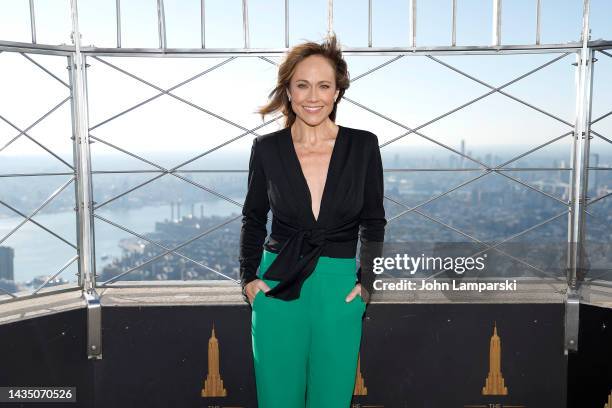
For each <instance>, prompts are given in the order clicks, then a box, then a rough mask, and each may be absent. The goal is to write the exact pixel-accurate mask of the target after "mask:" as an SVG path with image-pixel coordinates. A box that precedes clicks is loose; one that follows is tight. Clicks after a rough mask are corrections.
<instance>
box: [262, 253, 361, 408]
mask: <svg viewBox="0 0 612 408" xmlns="http://www.w3.org/2000/svg"><path fill="white" fill-rule="evenodd" d="M275 257H276V254H274V253H272V252H269V251H266V250H264V252H263V256H262V260H261V265H260V268H259V277H260V278H261V276H262V275H263V273H264V272H265V271H266V269H267V268H268V266H269V265H270V264H271V263H272V261H273V260H274V258H275ZM355 279H356V259H355V258H330V257H324V256H321V257H319V260H318V263H317V265H316V268H315V270H314V272H313V273H312V275H310V276H309V277H308V279H306V281H305V282H304V284H303V285H302V289H301V292H300V297H299V298H298V299H295V300H290V301H285V300H281V299H276V298H273V297H267V296H265V295H264V292H263V291H261V290H260V291H258V292H257V294H256V295H255V298H254V300H253V305H252V319H251V336H252V344H253V359H254V364H255V379H256V384H257V401H258V406H259V408H304V407H306V408H349V406H350V403H351V399H352V396H353V390H354V387H355V375H356V370H357V357H358V353H359V346H360V343H361V328H362V323H363V322H362V318H363V314H364V311H365V307H366V305H365V302H364V301H363V299H362V298H361V296H360V295H357V296H355V297H354V298H353V299H352V300H351V301H350V302H346V300H345V298H346V296H347V295H348V294H349V292H350V291H351V290H352V289H353V287H354V286H355ZM264 282H266V284H267V285H268V286H269V287H270V288H272V287H274V286H275V285H276V284H278V281H272V280H267V279H264Z"/></svg>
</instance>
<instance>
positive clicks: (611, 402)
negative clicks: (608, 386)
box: [604, 391, 612, 408]
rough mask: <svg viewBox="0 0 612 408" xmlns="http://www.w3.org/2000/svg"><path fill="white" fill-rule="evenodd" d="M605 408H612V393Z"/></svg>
mask: <svg viewBox="0 0 612 408" xmlns="http://www.w3.org/2000/svg"><path fill="white" fill-rule="evenodd" d="M604 408H612V391H610V395H608V402H606V404H605V405H604Z"/></svg>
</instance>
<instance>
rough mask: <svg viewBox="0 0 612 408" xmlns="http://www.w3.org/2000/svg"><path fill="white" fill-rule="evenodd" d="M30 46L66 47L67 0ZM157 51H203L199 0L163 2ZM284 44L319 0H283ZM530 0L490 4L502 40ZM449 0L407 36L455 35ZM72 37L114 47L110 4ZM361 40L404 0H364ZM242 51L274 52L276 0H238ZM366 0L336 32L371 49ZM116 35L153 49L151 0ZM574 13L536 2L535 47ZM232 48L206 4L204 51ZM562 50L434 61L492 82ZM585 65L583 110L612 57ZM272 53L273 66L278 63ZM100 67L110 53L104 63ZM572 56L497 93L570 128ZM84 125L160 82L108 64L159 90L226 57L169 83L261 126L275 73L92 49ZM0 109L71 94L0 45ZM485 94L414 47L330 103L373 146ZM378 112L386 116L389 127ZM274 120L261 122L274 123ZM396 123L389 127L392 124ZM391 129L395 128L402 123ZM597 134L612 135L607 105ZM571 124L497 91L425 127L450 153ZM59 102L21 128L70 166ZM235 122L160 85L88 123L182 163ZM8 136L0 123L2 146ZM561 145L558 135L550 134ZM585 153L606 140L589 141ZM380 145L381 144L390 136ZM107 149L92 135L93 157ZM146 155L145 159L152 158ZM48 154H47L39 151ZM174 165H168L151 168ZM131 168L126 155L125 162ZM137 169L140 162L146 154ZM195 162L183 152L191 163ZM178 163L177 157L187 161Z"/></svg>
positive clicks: (6, 33) (231, 11)
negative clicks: (162, 41)
mask: <svg viewBox="0 0 612 408" xmlns="http://www.w3.org/2000/svg"><path fill="white" fill-rule="evenodd" d="M34 2H35V8H36V27H37V42H38V43H40V44H54V45H57V44H62V43H64V44H71V40H70V32H71V20H70V12H69V11H70V2H69V1H68V0H35V1H34ZM457 3H458V10H457V45H488V44H490V43H491V32H492V4H493V1H492V0H458V1H457ZM591 3H592V4H591V15H590V20H591V38H592V39H598V38H602V39H608V40H612V24H609V21H612V0H592V2H591ZM164 4H165V14H166V21H167V22H166V25H167V29H166V30H167V46H168V47H177V48H198V47H200V9H199V7H200V1H197V0H181V1H178V0H175V1H169V0H166V1H165V2H164ZM289 4H290V6H289V10H290V11H289V14H290V15H289V22H290V35H289V37H290V46H291V45H294V44H297V43H299V42H302V41H305V40H312V41H320V40H321V39H322V37H323V36H324V35H325V33H326V30H327V14H326V13H327V0H309V1H289ZM535 4H536V1H535V0H505V1H504V2H503V7H502V14H503V17H502V44H533V43H534V42H535ZM450 5H451V0H427V1H425V0H421V1H418V3H417V7H418V11H417V19H418V20H417V45H419V46H446V45H450V38H451V24H450V21H451V8H450ZM78 7H79V21H80V30H81V33H82V44H83V45H85V46H87V45H93V46H97V47H114V46H115V44H116V38H115V34H116V28H115V1H114V0H79V1H78ZM372 7H373V14H372V27H373V33H372V40H373V46H390V47H393V46H408V45H409V23H410V11H409V2H408V1H407V0H403V1H396V0H385V1H382V0H373V1H372ZM248 12H249V20H250V27H249V31H250V46H251V47H253V48H283V47H284V0H274V1H272V0H266V1H264V0H250V1H249V9H248ZM367 13H368V2H367V0H360V1H355V0H335V1H334V31H335V33H336V34H337V36H338V39H339V41H340V43H341V44H342V45H343V46H349V47H366V46H367V40H368V38H367V27H368V25H367V16H368V14H367ZM121 18H122V46H123V47H143V48H155V47H157V46H158V38H157V14H156V1H155V0H129V1H126V0H124V1H123V2H122V10H121ZM581 24H582V1H581V0H555V1H553V0H542V24H541V42H542V43H565V42H568V41H577V40H579V36H580V29H581ZM0 40H2V41H20V42H30V41H31V36H30V26H29V8H28V0H19V1H18V0H0ZM242 46H243V32H242V1H241V0H224V1H221V0H207V1H206V47H208V48H220V47H222V48H233V47H242ZM558 56H559V54H536V55H527V54H519V55H488V56H462V55H456V56H440V57H436V58H437V59H438V60H439V61H442V62H445V63H447V64H450V65H451V66H453V67H456V68H458V69H460V70H462V71H465V72H466V73H468V74H469V75H472V76H474V77H476V78H478V79H480V80H482V81H484V82H486V83H487V84H489V85H491V86H500V85H502V84H505V83H507V82H508V81H511V80H513V79H514V78H516V77H517V76H519V75H522V74H524V73H526V72H528V71H530V70H532V69H534V68H536V67H537V66H539V65H541V64H544V63H547V62H549V61H551V60H552V59H554V58H556V57H558ZM28 57H30V58H31V59H32V60H34V61H36V62H38V63H39V64H41V65H43V66H44V67H45V68H47V69H48V70H49V71H51V72H53V73H54V74H55V75H56V76H57V77H58V78H60V79H62V80H63V81H64V82H66V83H67V82H68V76H67V70H66V59H65V57H58V56H46V55H38V54H28ZM392 58H393V57H390V56H346V59H347V62H348V65H349V71H350V74H351V78H355V77H357V76H358V75H360V74H361V73H364V72H366V71H368V70H369V69H371V68H372V67H375V66H377V65H379V64H382V63H384V62H386V61H389V60H391V59H392ZM597 58H598V62H597V64H596V65H595V68H594V69H595V71H594V72H595V74H594V92H593V118H597V117H599V116H601V115H603V114H605V113H607V112H609V111H610V110H612V58H610V57H607V56H605V55H603V54H599V55H597ZM272 60H275V61H277V62H278V61H279V59H278V58H272ZM105 62H106V63H105ZM574 62H575V56H574V55H568V56H565V57H563V58H561V59H559V60H558V61H556V62H554V63H553V64H551V65H549V66H548V67H546V68H544V69H542V70H540V71H538V72H536V73H534V74H533V75H530V76H529V77H526V78H525V79H522V80H520V81H518V82H516V83H514V84H512V85H510V86H508V87H506V88H504V91H506V92H508V93H509V94H511V95H512V96H515V97H517V98H520V99H522V100H524V101H526V102H528V103H530V104H532V105H534V106H537V107H539V108H541V109H543V110H545V111H546V112H549V113H551V114H552V115H554V116H556V117H558V118H560V119H562V120H564V121H566V122H568V123H573V121H574V114H575V67H574V66H573V65H572V63H574ZM88 63H89V64H90V67H89V68H88V80H89V84H88V93H89V95H88V96H89V98H88V101H89V110H90V117H89V119H90V127H95V126H97V125H98V124H100V123H101V122H103V121H105V120H106V119H108V118H110V117H112V116H113V115H116V114H117V113H119V112H121V111H122V110H124V109H127V108H130V107H132V106H133V105H135V104H137V103H139V102H141V101H143V100H144V99H146V98H149V97H152V96H154V95H156V94H158V93H159V91H158V90H156V89H153V88H152V87H150V86H147V85H146V84H144V83H142V82H139V81H138V80H136V79H134V78H131V77H129V76H128V75H126V74H124V73H121V72H119V71H118V70H116V69H114V68H112V67H111V66H110V65H108V64H113V65H114V66H116V67H119V68H121V69H124V70H126V71H128V72H130V73H132V74H134V75H137V76H138V77H140V78H143V79H145V80H146V81H149V82H150V83H152V84H155V85H156V86H159V87H162V88H164V89H165V88H169V87H171V86H173V85H176V84H178V83H180V82H182V81H183V80H185V79H187V78H189V77H191V76H193V75H196V74H198V73H200V72H202V71H204V70H205V69H207V68H212V67H214V66H215V65H218V64H222V65H221V67H220V68H217V69H214V70H212V71H210V72H209V73H207V74H206V75H204V76H202V77H200V78H198V79H195V80H194V81H192V82H190V83H188V84H186V85H183V86H181V87H179V88H177V89H176V90H174V91H173V93H174V94H176V95H177V96H178V97H180V98H184V99H185V100H188V101H190V102H192V103H194V104H197V105H198V106H200V107H202V108H204V109H206V110H208V111H210V112H213V113H215V114H217V115H220V116H222V117H223V118H226V119H227V120H228V121H231V122H234V123H237V124H240V125H241V126H243V127H245V128H249V129H251V128H254V127H256V126H259V125H261V124H262V120H261V117H260V116H259V115H257V114H255V113H254V111H255V109H257V107H258V106H261V105H263V104H264V103H265V102H266V98H267V95H268V93H269V92H270V91H271V89H272V88H273V86H274V84H275V79H276V66H275V65H273V64H270V63H269V62H267V61H264V60H262V59H259V58H256V57H252V56H249V57H241V58H237V59H234V60H231V61H229V62H228V61H227V58H136V57H100V60H97V59H92V58H89V59H88ZM0 71H1V72H2V75H0V89H2V90H3V91H2V94H3V96H2V98H0V115H1V116H2V117H4V118H5V119H8V120H9V121H10V122H11V123H12V124H13V125H14V126H16V127H18V128H20V129H24V128H26V127H28V126H30V125H31V124H32V123H33V122H34V121H35V120H36V119H38V118H40V117H41V116H42V115H44V114H45V113H46V112H47V111H48V110H49V109H51V108H52V107H53V106H55V105H57V104H59V103H60V102H61V101H62V100H64V99H65V98H66V97H68V96H69V90H68V88H67V87H66V86H65V85H64V84H62V83H61V82H60V81H57V80H55V79H53V78H51V77H50V76H49V75H48V74H46V73H45V72H44V71H43V70H42V69H40V68H39V67H37V66H36V65H34V64H33V63H32V62H31V61H30V60H28V59H26V58H24V57H23V56H22V55H20V54H17V53H11V52H3V53H0ZM488 91H490V88H488V87H487V86H485V85H483V84H480V83H477V82H476V81H474V80H472V79H469V78H466V77H465V76H462V75H460V74H459V73H457V72H454V71H452V70H451V69H449V68H448V67H445V66H443V65H441V64H440V63H438V62H436V61H435V60H433V59H430V58H427V57H426V56H404V57H402V58H400V59H399V60H397V61H395V62H393V63H392V64H389V65H388V66H386V67H385V68H382V69H379V70H377V71H375V72H373V73H371V74H369V75H367V76H365V77H363V78H360V79H359V80H356V81H354V82H353V83H351V86H350V88H349V90H348V91H347V93H346V96H347V97H348V98H350V99H351V100H353V101H355V102H357V103H359V104H362V105H365V106H367V107H369V108H370V109H372V110H374V111H375V112H376V113H378V114H379V115H377V114H375V113H372V112H369V111H367V110H364V109H363V108H361V107H359V106H358V105H356V104H353V103H351V102H348V101H346V100H345V101H342V102H341V103H340V105H339V112H338V120H337V121H338V123H339V124H342V125H345V126H349V127H356V128H364V129H368V130H371V131H373V132H375V133H376V134H377V135H378V137H379V141H380V142H381V143H385V142H387V141H390V140H392V139H394V138H396V137H398V136H400V135H402V134H404V133H406V132H407V128H414V127H416V126H419V125H421V124H423V123H426V122H427V121H429V120H431V119H432V118H435V117H437V116H438V115H442V114H444V113H445V112H448V111H449V110H451V109H453V108H456V107H458V106H460V105H462V104H463V103H465V102H467V101H470V100H471V99H474V98H477V97H479V96H481V95H483V94H485V93H487V92H488ZM381 115H383V116H385V117H387V118H390V119H392V120H393V121H395V122H397V123H392V122H390V121H389V120H386V119H384V118H383V117H381ZM270 119H271V117H266V120H270ZM398 123H399V125H398ZM279 125H280V123H272V124H270V125H267V126H265V127H263V128H261V129H259V130H257V133H258V134H264V133H267V132H270V131H273V130H276V129H278V128H279ZM402 125H403V126H402ZM594 129H595V130H597V131H599V132H600V133H603V134H607V135H609V137H612V115H611V116H609V117H607V118H606V119H604V120H602V121H600V122H598V123H597V124H596V125H595V126H594ZM569 130H571V127H570V126H568V125H567V124H566V123H562V121H560V120H556V119H553V118H551V117H549V116H547V115H544V114H542V113H539V112H536V111H534V110H533V109H531V108H528V107H527V106H525V105H524V104H521V103H518V102H517V101H515V100H512V99H510V98H509V97H507V96H504V95H501V94H499V93H494V94H493V95H490V96H488V97H486V98H484V99H482V100H480V101H478V102H476V103H473V104H471V105H470V106H469V107H467V108H465V109H462V110H460V111H458V112H456V113H454V114H452V115H449V116H447V117H445V118H444V119H441V120H439V121H437V122H435V123H433V124H431V125H428V126H425V127H424V128H422V129H421V132H422V133H423V134H425V135H426V136H427V137H430V138H433V139H435V140H438V141H440V142H441V143H444V144H446V145H448V146H451V147H453V148H455V149H458V148H459V145H460V143H461V140H465V141H466V144H467V146H468V149H469V148H474V149H477V148H478V147H479V146H485V145H492V146H499V148H501V146H507V145H511V146H515V147H523V146H524V147H525V148H529V147H534V146H535V145H537V144H540V143H544V142H545V141H547V140H550V139H553V138H555V137H557V136H560V135H561V134H563V133H565V132H567V131H569ZM71 131H72V130H71V123H70V105H69V103H68V102H65V103H64V104H63V105H61V106H60V107H58V109H57V110H56V111H54V112H53V113H52V114H51V115H49V116H48V117H47V118H45V119H44V120H43V121H41V122H40V123H39V124H37V125H36V126H34V127H33V128H32V129H31V131H29V132H28V134H29V135H30V136H32V137H33V138H35V139H37V140H40V143H41V144H43V145H44V146H45V147H47V148H49V149H50V150H52V151H53V152H55V153H56V154H57V155H58V156H59V157H61V158H64V159H65V160H66V161H69V162H70V161H71V157H72V146H71V141H70V136H71ZM243 132H244V130H243V129H240V128H239V127H236V126H234V125H233V124H232V123H229V122H227V121H223V120H220V119H219V118H217V117H215V116H213V115H210V114H207V113H205V112H203V111H201V110H198V109H195V108H193V107H190V106H188V105H186V104H185V103H183V102H180V101H178V100H176V99H174V98H172V97H169V96H161V97H159V98H156V99H154V100H153V101H152V102H150V103H147V104H146V105H143V106H142V107H140V108H137V109H135V110H133V111H131V112H129V113H128V114H126V115H123V116H121V117H119V118H117V119H114V120H112V121H110V122H108V123H107V124H103V125H100V126H98V127H96V128H95V129H92V131H91V134H92V135H93V136H95V137H97V138H100V139H102V140H105V141H107V142H109V143H112V144H114V145H116V146H118V147H121V148H122V149H125V150H126V151H130V152H134V153H137V154H142V155H144V156H145V157H148V156H146V155H154V154H156V155H160V154H163V153H164V152H168V151H172V152H184V156H183V157H184V158H185V159H187V158H190V157H193V156H194V155H195V154H197V153H200V152H203V151H205V150H207V149H211V148H214V147H215V146H216V145H219V144H220V143H223V142H225V141H227V140H230V139H232V138H234V137H236V136H238V135H240V134H241V133H243ZM18 133H19V132H18V131H16V130H15V128H14V127H13V126H11V125H9V124H7V123H6V122H5V121H2V120H0V146H4V144H5V143H7V142H8V141H9V140H11V139H12V138H14V137H15V136H16V135H17V134H18ZM253 137H254V135H247V136H245V137H243V138H241V139H239V140H238V141H236V142H233V143H231V144H229V145H227V147H224V148H223V149H222V150H220V151H219V152H218V153H213V154H211V156H214V155H215V154H222V153H228V152H232V153H234V154H236V155H237V156H236V161H235V162H234V163H228V165H230V167H234V168H244V167H246V166H247V165H248V152H249V147H250V144H251V140H252V138H253ZM559 143H562V144H563V146H566V147H569V138H565V139H563V140H561V141H560V142H559ZM592 143H593V146H594V148H595V149H599V148H601V149H604V148H606V147H607V146H606V144H605V143H602V142H601V141H598V140H593V142H592ZM390 146H391V145H390ZM393 146H397V148H400V147H403V148H407V149H410V148H415V149H417V148H428V149H431V151H432V152H434V151H435V152H440V151H444V149H443V148H441V147H440V146H438V145H436V144H434V143H432V142H431V141H429V140H427V139H425V138H423V137H420V136H418V135H415V134H411V135H409V136H407V137H404V138H402V139H400V140H399V141H398V142H395V143H394V144H393ZM113 152H115V153H116V150H115V149H113V148H111V147H108V146H105V145H104V143H101V142H95V143H94V144H93V145H92V154H93V161H94V168H95V161H96V156H97V155H102V154H106V153H113ZM36 153H42V154H45V155H46V156H47V157H49V155H48V154H46V153H45V152H44V150H43V149H42V148H41V147H40V146H39V145H36V144H35V143H34V142H33V141H32V140H29V139H28V138H26V137H20V138H19V139H18V140H17V141H15V142H14V143H12V144H11V145H10V146H9V147H7V148H6V149H5V150H4V151H1V152H0V156H2V155H6V156H7V157H8V156H16V155H23V154H36ZM151 157H152V156H151ZM50 160H55V159H52V158H51V159H50ZM163 164H164V165H172V163H163ZM134 166H136V167H139V168H140V167H143V163H140V162H138V161H137V160H135V159H134V162H133V166H131V167H132V168H134ZM144 166H148V165H144ZM202 166H205V161H204V160H202V159H201V160H200V161H198V162H194V163H192V165H191V167H192V168H199V167H202ZM188 168H189V167H188Z"/></svg>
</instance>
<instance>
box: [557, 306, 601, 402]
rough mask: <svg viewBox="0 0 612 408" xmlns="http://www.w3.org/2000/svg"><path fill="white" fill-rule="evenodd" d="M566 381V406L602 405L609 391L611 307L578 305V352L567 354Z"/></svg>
mask: <svg viewBox="0 0 612 408" xmlns="http://www.w3.org/2000/svg"><path fill="white" fill-rule="evenodd" d="M568 381H569V384H568V389H569V396H568V407H570V408H582V407H597V408H603V407H604V403H605V402H606V401H607V400H608V395H610V393H611V392H612V309H606V308H603V307H597V306H591V305H584V304H581V305H580V333H579V337H578V352H576V353H570V354H569V373H568Z"/></svg>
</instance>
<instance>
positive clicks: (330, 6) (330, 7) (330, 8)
mask: <svg viewBox="0 0 612 408" xmlns="http://www.w3.org/2000/svg"><path fill="white" fill-rule="evenodd" d="M333 31H334V0H327V35H330V34H331V33H332V32H333Z"/></svg>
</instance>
